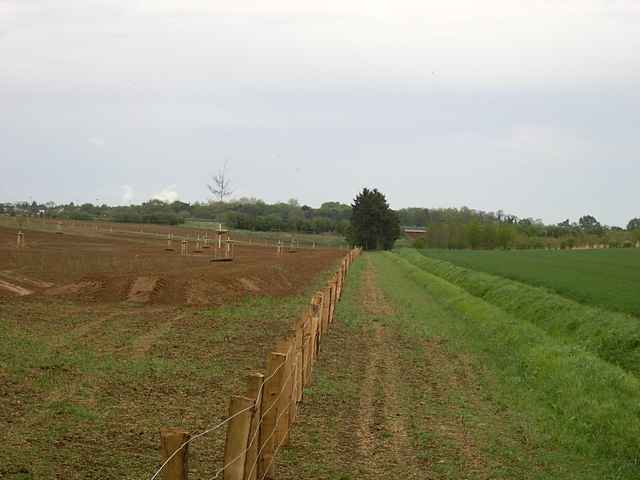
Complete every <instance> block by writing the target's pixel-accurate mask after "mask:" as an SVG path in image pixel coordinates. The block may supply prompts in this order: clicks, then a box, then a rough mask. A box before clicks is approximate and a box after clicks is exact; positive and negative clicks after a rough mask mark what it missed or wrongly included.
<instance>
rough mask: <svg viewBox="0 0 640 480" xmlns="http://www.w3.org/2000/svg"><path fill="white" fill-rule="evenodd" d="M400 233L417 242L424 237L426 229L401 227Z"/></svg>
mask: <svg viewBox="0 0 640 480" xmlns="http://www.w3.org/2000/svg"><path fill="white" fill-rule="evenodd" d="M402 232H403V233H404V235H405V237H407V238H409V239H410V240H417V239H418V238H423V237H424V236H425V235H426V233H427V229H426V228H423V227H402Z"/></svg>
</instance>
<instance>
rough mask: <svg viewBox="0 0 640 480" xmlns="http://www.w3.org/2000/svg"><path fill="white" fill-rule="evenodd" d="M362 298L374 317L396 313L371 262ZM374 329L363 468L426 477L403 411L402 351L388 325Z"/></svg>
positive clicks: (361, 430) (363, 420)
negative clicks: (400, 381) (376, 276)
mask: <svg viewBox="0 0 640 480" xmlns="http://www.w3.org/2000/svg"><path fill="white" fill-rule="evenodd" d="M361 297H362V305H363V309H364V311H365V312H366V313H367V314H368V315H370V316H371V317H373V318H376V317H378V316H380V315H382V316H389V315H393V309H392V308H391V306H390V305H389V303H388V302H387V301H386V300H385V298H384V295H383V294H382V292H381V291H380V290H379V289H378V288H377V286H376V284H375V273H374V271H373V269H372V267H371V265H370V264H369V263H368V264H367V269H366V270H365V272H364V275H363V285H362V290H361ZM373 329H374V331H373V335H372V338H371V343H370V349H369V351H368V356H369V359H368V364H367V368H366V371H365V377H364V384H363V385H362V390H361V399H360V409H359V415H358V437H359V440H360V442H359V447H360V455H359V458H360V461H361V463H362V469H363V470H364V471H365V472H367V473H368V474H370V475H372V476H375V475H382V474H389V473H390V472H392V471H393V472H394V473H395V474H397V475H399V474H402V478H406V479H411V478H416V479H417V478H422V477H421V476H420V473H419V472H420V469H419V466H418V465H417V464H416V461H415V460H416V458H417V455H416V453H415V452H414V451H413V447H412V445H411V442H410V441H409V434H408V430H407V426H406V424H405V422H406V418H405V417H404V415H403V414H402V410H403V406H402V405H401V401H400V399H401V397H402V394H401V393H400V391H399V387H400V386H399V384H398V382H399V379H400V378H401V372H400V359H399V354H398V352H397V350H396V348H395V345H394V344H393V342H392V339H391V338H389V333H388V332H387V330H388V327H385V326H383V325H381V324H379V323H376V324H375V325H374V326H373Z"/></svg>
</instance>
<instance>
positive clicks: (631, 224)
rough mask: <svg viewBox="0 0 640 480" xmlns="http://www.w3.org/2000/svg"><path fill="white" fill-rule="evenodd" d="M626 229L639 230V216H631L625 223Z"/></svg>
mask: <svg viewBox="0 0 640 480" xmlns="http://www.w3.org/2000/svg"><path fill="white" fill-rule="evenodd" d="M627 230H629V231H631V230H640V218H632V219H631V220H630V221H629V223H628V224H627Z"/></svg>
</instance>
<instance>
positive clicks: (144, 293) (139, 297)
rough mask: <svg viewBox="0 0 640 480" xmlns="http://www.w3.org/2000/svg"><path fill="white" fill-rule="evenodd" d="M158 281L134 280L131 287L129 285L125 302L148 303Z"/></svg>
mask: <svg viewBox="0 0 640 480" xmlns="http://www.w3.org/2000/svg"><path fill="white" fill-rule="evenodd" d="M158 280H159V278H157V277H138V278H136V279H135V280H134V282H133V285H131V289H130V290H129V295H128V296H127V300H129V301H130V302H140V303H146V302H148V301H149V300H150V299H151V294H152V293H153V291H154V289H155V288H156V285H157V284H158Z"/></svg>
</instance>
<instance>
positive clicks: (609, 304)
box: [421, 248, 640, 316]
mask: <svg viewBox="0 0 640 480" xmlns="http://www.w3.org/2000/svg"><path fill="white" fill-rule="evenodd" d="M421 253H423V254H424V255H426V256H428V257H431V258H436V259H439V260H446V261H447V262H451V263H453V264H455V265H458V266H460V267H465V268H469V269H472V270H476V271H480V272H485V273H489V274H492V275H498V276H501V277H505V278H510V279H511V280H516V281H519V282H523V283H527V284H530V285H534V286H538V287H545V288H549V289H551V290H553V291H554V292H557V293H559V294H560V295H563V296H566V297H568V298H571V299H573V300H576V301H578V302H580V303H584V304H587V305H591V306H595V307H602V308H605V309H607V310H613V311H617V312H625V313H628V314H631V315H636V316H640V296H638V291H639V290H640V249H636V248H610V249H603V250H561V251H556V250H434V249H430V250H422V251H421Z"/></svg>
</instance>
